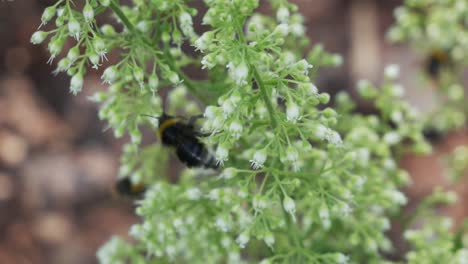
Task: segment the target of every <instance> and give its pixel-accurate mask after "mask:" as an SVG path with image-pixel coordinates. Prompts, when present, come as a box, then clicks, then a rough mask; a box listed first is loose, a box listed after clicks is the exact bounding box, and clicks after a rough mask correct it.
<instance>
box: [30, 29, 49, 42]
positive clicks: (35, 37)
mask: <svg viewBox="0 0 468 264" xmlns="http://www.w3.org/2000/svg"><path fill="white" fill-rule="evenodd" d="M47 35H48V33H47V32H44V31H36V32H34V34H32V36H31V43H32V44H34V45H37V44H41V43H42V42H43V41H44V39H45V38H46V37H47Z"/></svg>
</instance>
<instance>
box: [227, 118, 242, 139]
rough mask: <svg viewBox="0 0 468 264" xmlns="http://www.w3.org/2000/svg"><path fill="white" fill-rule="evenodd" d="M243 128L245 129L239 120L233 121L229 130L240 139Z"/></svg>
mask: <svg viewBox="0 0 468 264" xmlns="http://www.w3.org/2000/svg"><path fill="white" fill-rule="evenodd" d="M242 130H243V127H242V124H241V123H240V122H238V121H233V122H232V123H231V124H230V125H229V132H231V135H232V136H233V137H234V138H237V139H238V138H239V137H240V136H241V134H242Z"/></svg>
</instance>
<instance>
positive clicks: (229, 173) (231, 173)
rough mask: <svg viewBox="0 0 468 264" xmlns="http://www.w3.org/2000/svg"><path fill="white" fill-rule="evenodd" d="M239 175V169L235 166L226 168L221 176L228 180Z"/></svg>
mask: <svg viewBox="0 0 468 264" xmlns="http://www.w3.org/2000/svg"><path fill="white" fill-rule="evenodd" d="M236 175H237V170H236V169H235V168H226V169H224V170H223V172H222V173H221V175H220V177H221V178H224V179H226V180H229V179H232V178H234V177H235V176H236Z"/></svg>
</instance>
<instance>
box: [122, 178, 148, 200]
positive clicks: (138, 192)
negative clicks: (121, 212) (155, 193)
mask: <svg viewBox="0 0 468 264" xmlns="http://www.w3.org/2000/svg"><path fill="white" fill-rule="evenodd" d="M115 191H116V192H117V193H118V194H119V195H121V196H124V197H129V198H142V197H143V194H144V193H145V191H146V185H145V184H144V183H139V184H134V183H132V181H131V180H130V179H129V178H127V177H126V178H122V179H118V180H117V183H116V184H115Z"/></svg>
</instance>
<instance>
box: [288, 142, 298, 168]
mask: <svg viewBox="0 0 468 264" xmlns="http://www.w3.org/2000/svg"><path fill="white" fill-rule="evenodd" d="M286 160H287V161H289V162H291V163H292V164H293V167H294V170H295V171H297V169H298V164H297V162H298V160H299V153H298V152H297V150H296V149H295V148H294V147H292V146H289V147H288V148H287V149H286Z"/></svg>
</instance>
